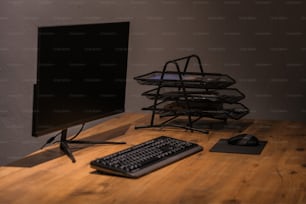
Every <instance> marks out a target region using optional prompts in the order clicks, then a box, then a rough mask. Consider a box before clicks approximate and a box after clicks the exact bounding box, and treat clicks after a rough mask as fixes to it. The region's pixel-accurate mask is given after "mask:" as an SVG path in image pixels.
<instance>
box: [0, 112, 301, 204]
mask: <svg viewBox="0 0 306 204" xmlns="http://www.w3.org/2000/svg"><path fill="white" fill-rule="evenodd" d="M144 118H145V119H144ZM147 118H148V115H144V114H123V115H121V116H119V117H116V118H113V119H111V120H110V121H106V122H104V123H102V124H100V125H98V126H96V127H94V128H91V129H88V130H86V131H84V133H83V134H82V135H81V136H80V137H87V136H89V135H91V134H94V133H97V132H100V133H101V134H100V137H101V138H106V137H111V136H114V135H116V134H119V133H120V131H123V132H124V131H125V134H124V135H122V136H119V137H116V138H113V139H111V140H113V141H126V142H127V144H126V145H94V146H88V147H86V148H80V147H78V148H76V149H74V150H75V151H74V156H75V157H76V160H77V162H76V163H72V162H71V161H70V160H69V158H68V157H66V156H64V155H62V153H61V152H60V151H59V148H58V146H57V145H54V146H51V147H49V148H46V149H45V150H42V151H38V152H35V153H33V154H31V155H29V156H28V157H26V158H25V159H23V160H20V161H17V162H15V163H13V164H11V165H8V166H2V167H0V178H1V182H0V203H1V204H2V203H9V204H10V203H23V204H24V203H73V204H77V203H106V204H109V203H145V204H146V203H182V204H183V203H186V204H191V203H201V204H202V203H223V204H230V203H260V204H263V203H269V204H271V203H290V204H291V203H306V140H305V139H306V124H305V123H304V124H303V123H297V122H285V121H257V120H241V121H235V123H233V124H235V125H233V127H235V126H236V125H237V124H238V125H239V124H248V126H246V128H245V129H244V130H243V131H244V132H248V133H252V134H255V135H256V136H257V137H258V138H259V139H261V140H267V141H268V144H267V146H266V147H265V149H264V150H263V152H262V153H261V155H242V154H226V153H214V152H210V151H209V149H210V148H211V147H212V146H213V145H214V144H215V143H216V142H217V141H218V140H219V139H220V138H228V137H231V136H233V135H235V134H238V132H237V128H224V129H220V130H213V131H210V133H209V134H207V135H205V134H202V133H197V132H193V133H191V132H187V131H184V130H182V129H167V130H156V129H139V130H134V126H135V124H138V125H139V124H142V123H144V121H145V120H147ZM230 124H231V121H230V122H229V127H230ZM160 135H168V136H172V137H175V138H179V139H184V140H188V141H192V142H197V143H198V144H200V145H202V146H203V147H204V151H202V152H200V153H197V154H195V155H193V156H191V157H188V158H186V159H184V160H181V161H179V162H176V163H174V164H171V165H169V166H167V167H165V168H162V169H159V170H157V171H155V172H153V173H151V174H148V175H146V176H144V177H141V178H139V179H128V178H121V177H116V176H108V175H101V174H100V175H99V174H96V173H94V171H93V169H91V168H90V166H89V162H90V161H91V160H93V159H95V158H98V157H101V156H104V155H107V154H110V153H113V152H115V151H119V150H121V149H124V148H127V147H130V146H132V145H135V144H138V143H140V142H143V141H146V140H149V139H151V138H154V137H157V136H160ZM97 137H98V136H97Z"/></svg>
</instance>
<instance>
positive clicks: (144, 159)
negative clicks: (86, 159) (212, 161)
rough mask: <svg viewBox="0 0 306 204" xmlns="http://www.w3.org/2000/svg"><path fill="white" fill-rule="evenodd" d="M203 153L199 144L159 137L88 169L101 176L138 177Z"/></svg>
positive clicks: (113, 155)
mask: <svg viewBox="0 0 306 204" xmlns="http://www.w3.org/2000/svg"><path fill="white" fill-rule="evenodd" d="M202 150H203V147H201V146H200V145H198V144H195V143H191V142H187V141H183V140H178V139H175V138H172V137H168V136H160V137H157V138H155V139H152V140H149V141H146V142H143V143H140V144H138V145H135V146H133V147H129V148H127V149H124V150H121V151H118V152H115V153H113V154H110V155H108V156H105V157H102V158H98V159H95V160H93V161H91V162H90V166H91V167H92V168H94V169H95V170H97V171H98V172H101V173H105V174H111V175H118V176H123V177H129V178H138V177H141V176H143V175H146V174H148V173H150V172H152V171H154V170H157V169H159V168H161V167H164V166H166V165H169V164H171V163H173V162H175V161H178V160H181V159H183V158H185V157H187V156H190V155H192V154H195V153H197V152H200V151H202Z"/></svg>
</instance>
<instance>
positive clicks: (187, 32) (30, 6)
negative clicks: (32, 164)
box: [0, 0, 306, 164]
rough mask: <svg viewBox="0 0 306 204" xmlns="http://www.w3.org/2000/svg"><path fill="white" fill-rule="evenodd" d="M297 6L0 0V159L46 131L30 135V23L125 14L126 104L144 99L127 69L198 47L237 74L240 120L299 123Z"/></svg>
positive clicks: (278, 0)
mask: <svg viewBox="0 0 306 204" xmlns="http://www.w3.org/2000/svg"><path fill="white" fill-rule="evenodd" d="M305 11H306V3H305V2H304V1H302V0H294V1H293V0H287V1H284V0H257V1H237V0H227V1H220V0H193V1H192V0H152V1H149V0H111V1H110V0H75V1H74V0H2V1H1V2H0V94H1V98H0V137H1V138H0V164H6V163H8V162H11V161H13V160H16V159H18V158H20V157H21V156H24V155H25V154H27V153H30V152H32V151H34V150H36V149H38V148H39V147H40V146H41V145H42V143H43V142H44V141H45V140H46V139H47V138H48V137H43V138H39V139H37V138H32V137H31V120H32V117H31V111H32V86H33V83H35V81H36V52H37V27H38V26H47V25H66V24H81V23H96V22H117V21H130V22H131V29H130V50H129V59H128V60H129V63H128V85H127V100H126V109H127V111H140V109H141V107H143V106H145V105H148V104H149V103H150V102H149V101H148V100H147V99H145V98H143V97H141V96H140V94H141V92H142V91H144V90H147V89H149V88H150V87H143V86H140V85H138V84H137V83H136V82H135V81H134V80H133V77H134V76H137V75H140V74H144V73H147V72H150V71H153V70H161V68H162V66H163V64H164V63H165V61H167V60H170V59H174V58H178V57H182V56H186V55H189V54H198V55H199V56H200V57H201V59H202V61H203V64H204V68H205V71H207V72H222V73H226V74H229V75H231V76H232V77H233V78H235V79H236V80H237V84H236V85H235V87H237V88H239V89H241V90H242V91H243V92H244V93H245V94H246V96H247V98H246V99H245V100H244V101H243V103H244V104H245V105H246V106H248V107H249V108H250V109H251V114H249V115H248V116H247V117H249V118H258V119H279V120H297V121H306V105H305V104H306V99H305V95H306V91H305V85H306V67H305V66H306V65H305V64H306V63H305V61H306V60H305V54H306V30H305V29H306V14H305Z"/></svg>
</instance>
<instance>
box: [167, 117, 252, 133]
mask: <svg viewBox="0 0 306 204" xmlns="http://www.w3.org/2000/svg"><path fill="white" fill-rule="evenodd" d="M169 124H171V125H178V126H184V125H185V124H186V119H185V120H184V119H176V120H174V121H171V122H170V123H169ZM252 124H253V121H251V120H250V121H248V120H243V121H241V120H228V121H223V120H217V119H216V120H214V119H207V120H199V121H197V122H195V123H194V124H193V128H195V129H201V130H208V131H209V130H213V131H218V130H221V131H235V132H243V131H244V130H245V129H247V128H248V127H249V126H250V125H252Z"/></svg>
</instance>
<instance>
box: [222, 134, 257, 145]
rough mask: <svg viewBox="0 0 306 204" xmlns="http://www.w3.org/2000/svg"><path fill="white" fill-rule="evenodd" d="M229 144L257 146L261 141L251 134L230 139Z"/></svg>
mask: <svg viewBox="0 0 306 204" xmlns="http://www.w3.org/2000/svg"><path fill="white" fill-rule="evenodd" d="M227 142H228V144H231V145H239V146H257V145H258V144H259V141H258V139H257V137H256V136H254V135H250V134H240V135H236V136H234V137H231V138H230V139H228V141H227Z"/></svg>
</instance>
